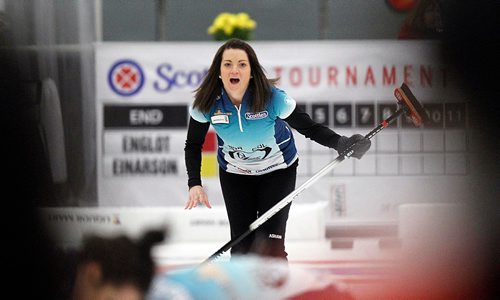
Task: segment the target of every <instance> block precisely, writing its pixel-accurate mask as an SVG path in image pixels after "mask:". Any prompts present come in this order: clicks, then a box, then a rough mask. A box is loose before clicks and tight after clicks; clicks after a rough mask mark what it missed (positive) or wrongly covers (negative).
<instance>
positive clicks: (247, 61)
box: [222, 59, 248, 62]
mask: <svg viewBox="0 0 500 300" xmlns="http://www.w3.org/2000/svg"><path fill="white" fill-rule="evenodd" d="M222 61H230V62H232V60H231V59H223V60H222ZM242 61H245V62H248V60H246V59H240V60H238V62H242Z"/></svg>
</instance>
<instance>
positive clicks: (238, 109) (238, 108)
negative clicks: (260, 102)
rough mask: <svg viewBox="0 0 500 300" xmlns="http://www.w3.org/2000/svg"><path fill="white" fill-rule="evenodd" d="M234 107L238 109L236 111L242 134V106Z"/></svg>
mask: <svg viewBox="0 0 500 300" xmlns="http://www.w3.org/2000/svg"><path fill="white" fill-rule="evenodd" d="M234 107H236V110H237V111H238V123H239V124H240V132H243V124H241V114H240V112H241V110H240V108H241V104H240V105H239V106H236V105H235V106H234Z"/></svg>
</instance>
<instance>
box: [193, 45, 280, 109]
mask: <svg viewBox="0 0 500 300" xmlns="http://www.w3.org/2000/svg"><path fill="white" fill-rule="evenodd" d="M227 49H241V50H243V51H245V52H246V54H247V56H248V60H249V63H250V68H251V76H252V77H253V78H251V79H250V83H249V85H248V88H249V89H252V91H253V99H252V101H251V104H250V110H251V111H253V112H258V111H262V110H264V107H265V105H266V103H267V101H269V98H270V96H271V89H272V87H273V86H274V84H275V83H276V82H277V81H278V79H268V78H267V77H266V75H265V71H264V68H262V66H261V65H260V63H259V60H258V59H257V55H256V54H255V51H254V50H253V49H252V47H251V46H250V45H249V44H248V43H246V42H244V41H242V40H240V39H230V40H228V41H226V42H225V43H224V44H223V45H222V46H221V47H220V48H219V50H217V53H215V56H214V59H213V61H212V64H211V65H210V68H209V69H208V73H207V75H206V76H205V78H204V79H203V81H202V83H201V85H200V87H199V88H197V89H196V90H195V91H194V92H195V99H194V103H193V107H194V108H197V109H199V110H200V111H202V112H208V111H209V110H210V108H211V107H212V106H213V104H214V102H215V100H216V98H217V96H219V95H220V90H221V88H222V86H223V85H222V81H221V80H220V79H219V75H220V66H221V63H222V54H223V53H224V51H225V50H227Z"/></svg>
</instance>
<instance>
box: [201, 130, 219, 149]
mask: <svg viewBox="0 0 500 300" xmlns="http://www.w3.org/2000/svg"><path fill="white" fill-rule="evenodd" d="M216 150H217V136H216V134H215V131H211V130H209V131H208V132H207V135H206V136H205V143H204V144H203V152H215V151H216Z"/></svg>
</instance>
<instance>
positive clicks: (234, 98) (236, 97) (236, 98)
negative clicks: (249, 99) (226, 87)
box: [226, 91, 245, 105]
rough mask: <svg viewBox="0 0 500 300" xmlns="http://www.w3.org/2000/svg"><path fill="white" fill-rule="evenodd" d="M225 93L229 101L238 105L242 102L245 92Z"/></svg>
mask: <svg viewBox="0 0 500 300" xmlns="http://www.w3.org/2000/svg"><path fill="white" fill-rule="evenodd" d="M226 93H227V96H228V98H229V100H231V102H232V103H233V104H234V105H240V104H241V102H243V96H244V95H245V93H241V94H240V93H232V92H228V91H226Z"/></svg>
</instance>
